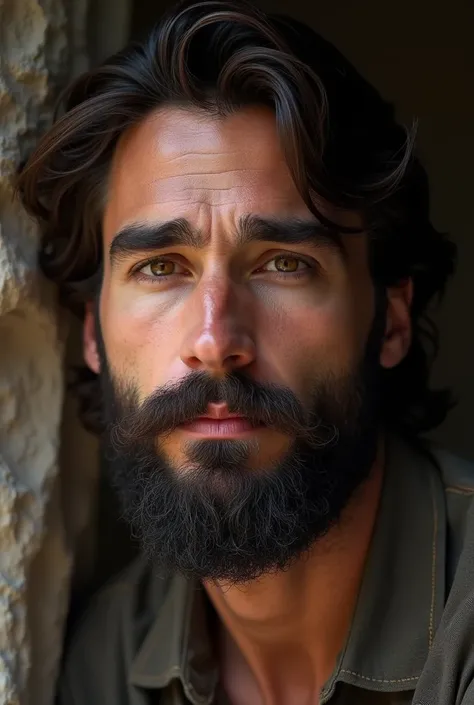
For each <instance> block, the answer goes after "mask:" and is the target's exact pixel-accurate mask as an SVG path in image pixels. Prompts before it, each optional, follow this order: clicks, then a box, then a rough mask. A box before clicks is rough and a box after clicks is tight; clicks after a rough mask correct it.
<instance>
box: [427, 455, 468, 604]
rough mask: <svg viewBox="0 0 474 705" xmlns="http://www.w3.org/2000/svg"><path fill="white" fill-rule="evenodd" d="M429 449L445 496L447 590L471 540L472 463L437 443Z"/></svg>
mask: <svg viewBox="0 0 474 705" xmlns="http://www.w3.org/2000/svg"><path fill="white" fill-rule="evenodd" d="M429 450H430V454H431V456H432V458H433V460H434V462H435V463H436V466H437V468H438V471H439V474H440V478H441V482H442V484H443V489H444V493H445V506H446V523H447V534H446V539H447V553H446V561H447V565H446V578H447V588H448V591H449V589H450V585H451V584H452V581H453V579H454V573H455V572H456V569H457V566H458V562H459V559H460V556H461V553H462V551H463V548H464V546H465V544H466V542H467V541H472V540H474V463H473V462H471V461H469V460H466V459H464V458H461V457H459V456H457V455H455V454H454V453H451V452H450V451H448V450H446V449H445V448H442V447H440V446H438V445H436V444H431V445H430V448H429Z"/></svg>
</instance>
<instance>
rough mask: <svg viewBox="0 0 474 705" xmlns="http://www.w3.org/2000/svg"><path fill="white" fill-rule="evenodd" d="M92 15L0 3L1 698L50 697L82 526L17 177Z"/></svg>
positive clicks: (59, 329) (43, 701)
mask: <svg viewBox="0 0 474 705" xmlns="http://www.w3.org/2000/svg"><path fill="white" fill-rule="evenodd" d="M84 16H85V0H74V1H73V2H71V8H70V11H69V12H68V8H67V6H66V4H65V2H64V1H63V0H42V1H41V2H38V1H36V0H0V705H7V704H8V705H13V704H19V703H21V705H51V703H52V693H53V688H54V679H55V676H56V670H57V665H58V659H59V655H60V649H61V640H62V632H63V624H64V615H65V612H66V609H67V603H68V592H69V576H70V572H71V562H72V554H73V547H74V531H77V527H71V525H69V526H68V525H66V524H65V517H64V515H65V507H64V501H63V493H62V489H61V484H60V483H61V480H60V477H59V473H58V451H59V431H60V422H61V410H62V402H63V391H62V390H63V349H64V345H63V341H64V339H65V333H66V326H65V322H64V317H63V316H60V315H59V312H58V308H57V305H56V300H55V292H54V290H53V289H52V287H51V286H50V285H49V284H48V283H47V282H45V281H44V280H43V278H42V277H41V275H40V274H39V272H38V271H37V266H36V253H37V244H38V239H37V232H36V229H35V227H34V225H33V224H32V223H31V222H30V221H29V220H28V218H27V217H26V216H25V215H24V214H23V213H22V211H21V208H20V206H19V204H17V203H15V202H13V201H12V176H13V174H14V173H15V170H16V168H17V166H18V164H19V163H20V162H21V161H22V160H23V159H24V158H25V156H26V154H27V153H28V152H29V150H30V149H31V146H32V144H33V143H34V142H35V141H36V139H37V136H38V134H39V133H40V132H42V131H43V130H44V129H45V128H46V127H47V126H48V124H49V123H50V120H51V114H52V111H51V105H52V99H53V98H54V95H55V93H56V92H57V88H58V86H60V85H61V84H63V83H64V81H66V80H67V79H68V78H69V76H70V75H71V73H73V72H76V71H77V70H80V69H82V68H83V66H84V58H85V54H84V41H83V39H84V36H83V35H84ZM82 514H84V511H82Z"/></svg>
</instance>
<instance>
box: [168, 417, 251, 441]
mask: <svg viewBox="0 0 474 705" xmlns="http://www.w3.org/2000/svg"><path fill="white" fill-rule="evenodd" d="M180 429H181V430H183V431H186V432H187V433H191V434H192V435H194V436H199V437H200V438H242V437H244V436H248V435H249V434H251V433H254V432H255V430H256V427H255V426H254V425H252V424H251V423H250V421H248V420H247V419H244V418H230V419H208V418H201V419H195V420H194V421H191V422H190V423H185V424H181V426H180Z"/></svg>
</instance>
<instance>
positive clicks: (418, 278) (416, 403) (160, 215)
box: [20, 0, 474, 705]
mask: <svg viewBox="0 0 474 705" xmlns="http://www.w3.org/2000/svg"><path fill="white" fill-rule="evenodd" d="M20 191H21V194H22V197H23V200H24V203H25V205H26V207H27V209H28V210H29V212H30V213H31V214H32V215H33V216H34V217H36V218H37V219H38V221H39V223H40V225H41V228H42V232H43V235H44V247H43V251H42V264H43V267H44V269H45V272H46V273H47V274H48V276H50V277H52V278H53V279H54V280H55V281H56V282H58V284H59V286H60V288H61V290H62V291H63V293H64V294H65V296H66V297H67V298H68V300H69V301H70V303H71V305H74V306H77V304H78V303H80V302H83V303H84V356H85V360H86V362H87V365H88V367H89V370H90V372H89V373H87V374H85V375H84V376H83V377H81V379H80V383H79V385H78V390H79V393H80V398H81V403H82V410H83V415H84V419H85V422H86V423H87V424H88V425H89V427H94V428H95V429H97V430H100V431H101V432H102V434H103V439H104V446H105V449H106V454H107V458H108V461H109V465H110V471H111V477H112V481H113V483H114V485H115V486H116V488H117V490H118V492H119V494H120V497H121V500H122V503H123V508H124V513H125V516H126V517H128V519H129V521H130V523H131V526H132V528H133V531H134V533H135V535H137V536H138V537H139V538H140V540H141V544H142V547H143V554H144V557H143V559H140V560H139V561H138V562H137V563H135V564H134V565H133V566H132V567H131V568H130V569H128V570H127V571H126V573H125V574H124V575H123V576H122V577H120V578H119V579H118V580H115V581H114V582H113V583H112V584H111V585H110V586H109V587H107V588H106V589H105V591H103V592H102V593H101V594H100V595H99V597H98V598H97V600H96V601H95V604H94V605H93V606H92V607H91V611H90V613H89V615H88V616H87V617H86V618H85V622H84V624H83V626H82V627H81V628H80V629H79V632H78V634H77V636H76V638H75V639H74V643H73V646H72V650H71V653H70V655H69V657H68V659H67V665H66V668H65V672H64V675H63V678H62V685H61V702H62V703H65V704H66V705H145V703H158V702H159V703H166V704H169V705H170V704H173V705H177V704H178V703H179V704H184V703H187V704H188V703H192V704H193V705H204V704H210V703H218V704H219V705H221V704H222V703H230V704H231V705H244V704H245V705H248V704H250V703H252V705H259V704H262V705H263V704H265V705H274V704H278V705H280V704H281V705H299V704H301V705H309V704H313V703H318V702H321V703H331V704H333V705H343V704H347V703H350V704H351V705H358V704H364V705H365V704H368V703H380V704H382V703H390V704H392V705H402V704H405V703H409V702H412V700H413V697H414V691H415V688H416V685H417V682H418V679H419V678H420V675H421V674H422V672H423V669H424V667H425V664H426V662H427V659H429V653H430V649H431V647H432V644H433V641H434V638H435V634H436V632H437V629H438V625H439V623H440V620H441V618H442V614H443V610H444V607H445V603H446V600H447V598H448V595H449V591H450V588H451V584H452V582H453V576H454V573H455V570H456V566H457V563H458V559H459V555H460V553H461V548H462V544H463V542H464V541H465V539H466V536H469V535H470V534H469V530H468V529H467V528H466V527H467V526H468V525H469V521H468V510H469V507H470V505H471V497H472V493H473V492H474V483H473V475H472V470H471V468H470V467H469V466H468V465H467V464H465V463H463V462H461V461H459V460H457V459H455V458H453V457H451V456H450V455H448V454H446V453H443V452H442V451H440V450H437V449H435V448H434V447H431V446H430V445H429V444H427V443H424V442H422V440H421V439H420V437H419V434H420V432H422V431H426V430H428V429H430V428H433V427H434V426H436V425H437V424H438V423H439V422H440V421H441V420H442V419H443V418H444V416H445V414H446V412H447V410H448V407H449V403H450V401H449V398H448V396H447V395H446V394H445V393H441V392H434V391H432V390H430V389H429V386H428V377H429V371H430V359H431V358H430V355H429V343H430V342H431V343H433V342H435V338H434V334H433V333H432V331H433V329H432V328H431V327H427V323H426V312H427V308H428V306H429V305H430V304H431V302H432V300H433V299H434V298H435V297H437V296H439V295H440V294H441V293H442V292H443V289H444V286H445V283H446V280H447V278H448V276H449V275H450V274H451V272H452V270H453V259H454V248H453V245H452V244H451V243H450V242H449V240H448V239H447V238H446V237H445V236H444V235H443V234H441V233H439V232H437V231H436V230H435V228H434V227H433V226H432V224H431V223H430V220H429V212H428V211H429V199H428V185H427V178H426V174H425V172H424V170H423V168H422V167H421V165H420V163H419V162H418V160H417V159H416V158H415V157H414V155H413V135H412V133H411V132H410V131H408V132H407V131H406V130H404V129H403V128H402V127H400V126H399V125H398V124H397V123H396V122H395V119H394V111H393V108H392V106H391V105H389V104H387V103H386V102H384V101H383V100H382V98H381V97H380V96H379V95H378V93H377V92H376V91H375V90H374V89H373V88H372V87H371V86H370V85H368V84H367V83H366V82H365V81H364V80H363V79H362V78H361V77H360V76H359V75H358V74H357V73H356V71H355V70H354V69H353V68H352V67H351V66H350V65H349V64H348V62H347V61H346V60H345V59H344V58H343V57H342V56H341V55H340V54H339V53H338V52H337V51H336V50H335V49H334V48H333V47H332V46H330V45H329V44H327V43H326V42H325V41H323V39H322V38H321V37H319V36H318V35H316V34H314V33H313V32H312V31H311V30H309V29H308V28H306V27H304V26H302V25H300V24H299V23H297V22H295V21H292V20H288V19H285V18H282V17H269V16H265V15H264V14H262V13H260V12H259V11H258V10H256V9H255V8H252V7H251V6H248V5H246V4H244V3H243V2H240V1H239V0H235V1H234V0H228V1H226V0H216V1H214V0H212V1H211V2H206V3H197V4H185V5H180V6H178V7H177V8H174V9H173V11H171V13H169V14H168V15H167V16H166V17H165V18H164V19H162V20H161V22H160V23H159V24H158V26H157V27H156V28H155V30H154V31H153V33H152V34H151V35H150V37H149V38H148V40H147V41H146V42H144V43H142V44H138V45H134V46H132V47H129V48H127V49H126V50H124V51H123V52H121V53H120V54H119V55H117V56H115V57H113V58H111V59H110V60H108V61H106V62H105V63H104V64H103V65H102V66H100V67H99V68H97V69H95V70H93V71H91V72H90V73H89V74H87V75H86V76H83V77H81V78H80V79H79V80H78V81H77V82H76V84H75V85H74V86H73V87H72V88H71V89H70V91H69V93H68V96H67V98H66V104H65V112H64V114H63V115H62V117H60V118H59V119H58V120H57V122H56V124H55V125H54V126H53V128H52V129H51V130H50V132H49V133H48V134H47V135H46V136H45V137H44V138H43V140H42V141H41V143H40V145H39V146H38V148H37V150H36V152H35V153H34V155H33V156H32V157H31V159H30V161H29V163H28V164H27V166H26V168H25V169H24V171H23V174H22V176H21V178H20ZM432 684H433V681H432V679H431V681H430V683H429V684H428V685H429V687H431V686H432ZM420 697H422V694H421V696H420ZM418 702H421V699H418Z"/></svg>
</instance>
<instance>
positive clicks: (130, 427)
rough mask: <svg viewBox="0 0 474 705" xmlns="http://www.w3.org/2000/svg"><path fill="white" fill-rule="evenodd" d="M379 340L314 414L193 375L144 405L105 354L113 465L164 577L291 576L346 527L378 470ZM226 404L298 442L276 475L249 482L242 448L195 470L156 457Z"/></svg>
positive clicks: (329, 382)
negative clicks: (165, 441)
mask: <svg viewBox="0 0 474 705" xmlns="http://www.w3.org/2000/svg"><path fill="white" fill-rule="evenodd" d="M379 350H380V335H379V334H378V333H376V331H375V330H374V331H373V334H372V335H371V336H370V338H369V342H368V345H367V351H366V355H365V358H364V361H363V363H362V365H361V366H360V368H359V369H358V370H357V373H356V374H353V375H351V376H347V377H346V378H344V379H335V378H332V379H326V381H325V382H321V381H320V382H319V383H318V384H317V385H315V388H314V394H313V401H312V405H311V406H310V411H309V412H308V410H307V409H305V407H304V406H303V404H302V403H301V402H300V401H299V400H298V399H297V398H296V396H295V395H294V394H293V393H292V392H291V391H290V390H288V389H285V388H279V387H275V386H271V385H270V386H266V385H261V384H258V383H256V382H254V381H253V380H251V379H250V378H249V377H247V376H246V375H244V374H240V373H236V374H232V375H230V376H229V377H227V378H226V379H225V380H221V381H216V380H214V379H212V378H210V377H208V376H207V375H206V374H204V373H192V374H191V375H189V377H187V378H186V379H185V380H183V381H182V382H181V383H180V384H179V385H178V386H175V387H172V386H168V387H165V388H163V389H159V390H157V391H156V392H155V393H154V394H153V395H151V396H150V397H149V398H148V399H147V400H146V401H145V402H144V403H142V404H138V402H137V394H136V390H135V389H134V388H133V387H132V386H131V385H130V383H128V384H123V383H122V382H121V381H115V380H113V379H112V377H111V375H110V373H109V370H108V366H107V361H106V357H105V353H104V350H103V347H102V350H101V357H102V360H101V364H102V367H101V369H102V374H101V379H102V388H103V394H104V409H105V414H106V421H107V422H108V425H107V432H106V433H105V436H104V443H105V451H106V457H107V460H108V465H109V468H110V471H111V478H112V483H113V485H114V486H115V488H116V489H117V491H118V493H119V496H120V499H121V504H122V507H123V512H124V517H125V518H126V519H127V520H128V522H129V523H130V524H131V527H132V531H133V533H134V535H135V536H136V537H137V538H138V539H139V541H140V543H141V546H142V549H143V551H144V553H145V554H146V555H147V556H148V557H149V558H150V559H151V560H152V561H153V563H154V564H155V565H156V566H157V567H159V568H160V569H162V570H164V571H166V572H176V571H178V572H180V573H183V574H185V575H186V576H190V577H191V576H192V577H196V578H198V579H201V580H204V579H207V580H219V581H223V582H226V583H230V584H237V583H244V582H248V581H250V580H254V579H257V578H258V577H260V576H262V575H263V574H268V573H271V572H274V571H282V570H287V569H288V568H289V567H290V566H291V564H292V563H293V561H295V560H297V559H299V558H300V557H301V556H302V555H303V554H304V553H305V552H306V551H307V550H308V549H309V548H310V547H311V546H312V545H313V544H314V543H315V542H316V541H318V539H320V538H321V537H322V536H324V535H325V534H326V533H327V532H328V531H329V530H330V529H331V527H332V526H333V525H334V524H335V523H336V522H337V521H338V520H339V518H340V516H341V513H342V511H343V510H344V508H345V507H346V506H347V504H348V502H349V500H350V499H351V497H352V496H353V494H354V492H355V491H356V490H357V488H358V487H359V486H360V485H361V484H362V483H363V482H364V481H365V480H366V478H367V477H368V474H369V472H370V469H371V467H372V465H373V462H374V459H375V455H376V448H377V437H378V431H379V424H378V409H379V404H378V398H377V389H378V376H379V365H378V356H379ZM223 399H225V401H226V402H227V403H228V405H229V407H230V409H231V411H240V413H243V414H245V415H246V416H248V417H249V418H250V419H251V420H252V421H254V422H255V423H259V422H261V421H264V422H265V423H267V424H270V425H273V426H274V427H275V428H276V429H278V430H280V431H284V432H286V433H288V434H289V435H290V437H292V438H294V439H295V440H294V443H293V445H292V447H291V448H290V450H289V452H288V453H287V454H286V456H285V457H284V458H283V459H281V460H280V462H279V463H278V464H276V465H275V466H273V467H268V468H261V469H258V470H254V469H253V470H251V469H250V468H249V467H248V466H247V460H248V457H249V455H250V453H251V451H252V447H251V444H249V443H247V442H245V441H232V440H230V441H215V440H212V441H200V442H195V443H193V444H192V446H189V448H188V453H187V457H188V459H189V463H188V464H187V465H186V467H181V468H176V467H171V466H170V465H169V463H168V462H167V459H166V458H165V457H164V455H163V454H162V453H160V450H159V445H158V447H157V438H160V437H163V435H166V433H168V432H170V431H171V430H172V429H173V428H175V427H176V425H177V424H179V423H182V422H183V421H186V420H189V419H190V418H193V417H195V416H196V415H199V414H200V413H203V412H204V410H205V408H206V406H207V404H208V403H209V402H212V401H220V400H223Z"/></svg>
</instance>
